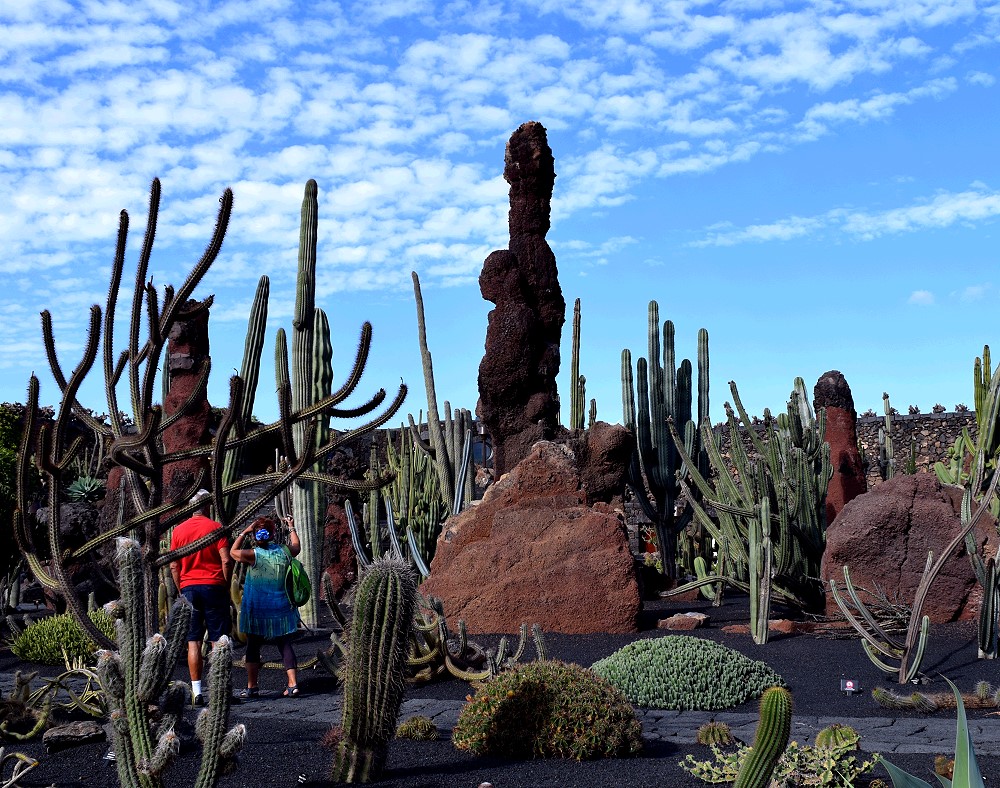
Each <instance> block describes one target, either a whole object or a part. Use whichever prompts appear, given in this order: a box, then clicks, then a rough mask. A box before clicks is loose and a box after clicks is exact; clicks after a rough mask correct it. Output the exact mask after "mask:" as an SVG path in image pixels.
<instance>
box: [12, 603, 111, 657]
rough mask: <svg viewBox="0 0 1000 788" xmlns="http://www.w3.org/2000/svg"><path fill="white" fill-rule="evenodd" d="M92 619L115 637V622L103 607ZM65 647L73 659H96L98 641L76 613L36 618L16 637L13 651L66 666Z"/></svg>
mask: <svg viewBox="0 0 1000 788" xmlns="http://www.w3.org/2000/svg"><path fill="white" fill-rule="evenodd" d="M90 619H91V621H93V622H94V623H95V624H97V626H98V628H99V629H100V630H101V632H103V633H104V634H105V635H107V636H108V637H109V638H111V639H112V640H113V639H114V637H115V622H114V619H113V618H111V616H109V615H108V614H107V613H105V612H104V611H103V610H93V611H91V612H90ZM63 649H65V650H66V656H67V657H68V658H69V659H70V660H75V659H83V660H86V661H87V662H93V661H94V653H95V652H96V651H97V644H95V643H94V642H93V641H92V640H91V639H90V638H89V637H88V636H87V635H86V633H84V631H83V628H82V627H81V626H80V625H79V624H77V623H76V621H75V620H74V619H73V616H72V615H70V614H69V613H63V614H62V615H58V616H48V617H47V618H43V619H41V620H40V621H36V622H35V623H33V624H31V625H30V626H28V627H25V629H24V631H23V632H22V633H21V634H20V635H18V636H17V637H16V638H14V642H13V643H11V645H10V650H11V651H13V652H14V654H15V655H17V656H18V657H20V658H21V659H23V660H25V661H26V662H37V663H39V664H42V665H62V664H63V659H64V658H63Z"/></svg>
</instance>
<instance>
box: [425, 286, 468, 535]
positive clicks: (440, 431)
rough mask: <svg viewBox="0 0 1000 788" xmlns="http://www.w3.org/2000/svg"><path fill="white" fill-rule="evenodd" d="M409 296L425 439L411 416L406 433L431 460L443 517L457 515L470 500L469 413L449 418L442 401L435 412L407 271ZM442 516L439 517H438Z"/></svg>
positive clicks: (427, 352)
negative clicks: (424, 403) (424, 413)
mask: <svg viewBox="0 0 1000 788" xmlns="http://www.w3.org/2000/svg"><path fill="white" fill-rule="evenodd" d="M411 276H412V278H413V297H414V301H415V302H416V305H417V340H418V342H419V344H420V363H421V366H422V367H423V371H424V388H425V389H426V391H427V433H428V435H427V440H426V441H425V440H423V438H422V437H421V435H420V431H419V425H417V424H415V423H414V421H413V417H412V416H411V417H410V419H409V421H410V434H411V437H412V438H413V443H414V445H415V446H416V447H417V448H418V449H420V450H421V451H423V452H424V453H426V454H427V455H428V456H429V457H430V458H431V459H432V460H433V461H434V469H435V471H436V472H437V475H438V482H439V485H440V488H441V495H442V497H443V498H444V506H445V512H444V516H445V517H447V516H448V515H451V514H458V513H459V512H460V511H462V509H464V508H465V507H466V506H468V505H469V503H470V502H471V501H472V492H473V488H474V487H475V475H476V471H475V468H474V467H473V464H472V463H471V462H470V457H471V454H472V430H473V426H472V413H471V412H470V411H468V410H466V409H464V408H456V409H455V413H454V417H452V412H451V404H450V403H449V402H448V401H447V400H445V403H444V411H445V418H444V422H443V423H442V421H441V418H440V416H439V415H438V404H437V389H436V388H435V385H434V363H433V359H432V358H431V351H430V348H429V347H428V346H427V324H426V322H425V320H424V298H423V294H422V293H421V291H420V278H419V277H418V276H417V272H416V271H413V272H411ZM442 519H443V518H442Z"/></svg>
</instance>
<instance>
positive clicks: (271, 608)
mask: <svg viewBox="0 0 1000 788" xmlns="http://www.w3.org/2000/svg"><path fill="white" fill-rule="evenodd" d="M253 552H254V565H253V566H251V567H249V568H248V569H247V577H246V581H245V582H244V584H243V604H242V605H241V606H240V629H241V631H242V632H243V633H244V634H247V635H257V636H258V637H260V638H263V639H264V640H273V639H274V638H279V637H282V636H283V635H290V634H292V633H293V632H295V631H296V630H297V629H298V625H299V615H298V611H297V610H296V609H295V608H294V607H292V603H291V602H289V601H288V594H287V593H285V572H286V570H287V569H288V560H289V559H288V553H286V552H285V550H284V548H283V547H282V546H281V545H276V544H272V545H268V546H267V547H255V548H254V551H253Z"/></svg>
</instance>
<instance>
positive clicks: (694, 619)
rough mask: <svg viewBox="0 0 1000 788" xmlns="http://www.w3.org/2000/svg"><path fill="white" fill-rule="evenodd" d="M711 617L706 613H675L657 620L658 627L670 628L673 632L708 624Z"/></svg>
mask: <svg viewBox="0 0 1000 788" xmlns="http://www.w3.org/2000/svg"><path fill="white" fill-rule="evenodd" d="M708 621H709V618H708V616H706V615H705V614H704V613H675V614H674V615H672V616H669V617H668V618H661V619H660V620H659V621H657V622H656V628H657V629H668V630H670V631H671V632H690V631H691V630H693V629H701V628H702V627H704V626H707V625H708Z"/></svg>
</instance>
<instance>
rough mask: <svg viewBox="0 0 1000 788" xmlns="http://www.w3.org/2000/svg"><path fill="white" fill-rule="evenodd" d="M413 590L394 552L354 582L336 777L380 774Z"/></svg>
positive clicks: (399, 692)
mask: <svg viewBox="0 0 1000 788" xmlns="http://www.w3.org/2000/svg"><path fill="white" fill-rule="evenodd" d="M416 595H417V582H416V576H415V574H414V572H413V571H412V570H411V569H410V567H409V566H408V565H407V564H405V563H403V562H402V561H400V560H398V559H396V558H393V557H383V558H379V559H377V560H376V561H374V562H373V563H372V565H371V566H370V567H369V568H368V569H367V570H366V571H365V573H364V575H363V576H362V578H361V580H360V582H359V583H358V589H357V592H356V594H355V600H354V618H353V620H352V622H351V637H350V641H349V651H348V654H347V659H346V662H345V665H344V705H343V717H342V727H343V738H342V739H341V741H340V743H339V744H338V746H337V751H336V755H335V759H334V765H333V773H332V779H334V780H339V781H341V782H347V783H358V782H360V783H365V782H372V781H373V780H377V779H378V778H379V776H380V775H381V773H382V770H383V768H384V766H385V758H386V754H387V750H388V744H389V742H390V741H391V740H392V738H393V736H394V735H395V732H396V725H397V723H398V720H399V709H400V705H401V704H402V700H403V691H404V688H405V680H404V672H405V669H406V655H407V642H408V635H409V632H410V624H411V621H412V618H413V610H414V607H415V603H416Z"/></svg>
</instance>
